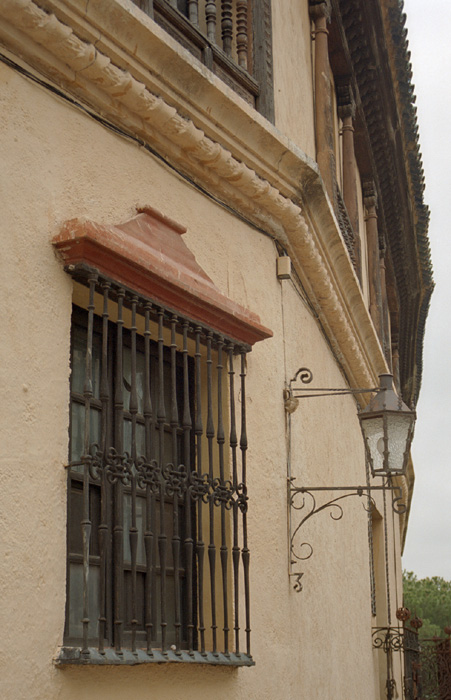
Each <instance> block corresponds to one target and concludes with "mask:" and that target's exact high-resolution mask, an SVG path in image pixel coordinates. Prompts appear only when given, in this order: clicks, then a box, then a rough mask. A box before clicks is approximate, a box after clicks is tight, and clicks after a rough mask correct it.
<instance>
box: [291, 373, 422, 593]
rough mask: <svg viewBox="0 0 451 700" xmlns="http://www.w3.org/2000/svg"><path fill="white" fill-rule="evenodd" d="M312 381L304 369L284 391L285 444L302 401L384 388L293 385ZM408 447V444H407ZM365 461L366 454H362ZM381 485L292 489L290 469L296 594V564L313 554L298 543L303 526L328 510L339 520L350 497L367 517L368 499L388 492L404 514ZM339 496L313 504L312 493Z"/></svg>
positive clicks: (390, 486) (386, 483) (397, 496)
mask: <svg viewBox="0 0 451 700" xmlns="http://www.w3.org/2000/svg"><path fill="white" fill-rule="evenodd" d="M312 380H313V374H312V372H311V371H310V370H309V369H308V368H307V367H301V368H300V369H298V371H297V372H296V374H295V375H294V377H293V378H292V379H291V380H290V382H289V386H288V388H287V389H285V390H284V403H285V410H286V412H287V415H288V421H289V434H290V437H289V440H290V441H291V414H293V413H294V412H295V411H296V409H297V407H298V405H299V400H300V399H302V398H320V397H326V396H344V395H359V394H364V393H379V392H383V391H386V387H384V386H382V387H372V388H366V387H364V388H354V389H351V388H349V389H346V388H330V387H326V388H323V387H321V388H318V387H305V386H299V385H296V382H301V383H302V384H310V383H311V382H312ZM409 444H410V443H409ZM366 455H367V457H368V450H366ZM383 477H384V479H383V483H382V485H377V486H376V485H373V484H372V483H371V482H370V480H369V478H368V476H367V478H366V485H357V486H354V485H351V486H296V485H295V481H296V478H295V477H293V476H291V467H289V472H288V475H287V491H288V494H287V496H288V508H289V540H290V541H289V547H290V551H289V576H290V578H292V579H293V580H294V583H293V588H294V590H295V591H296V592H298V593H299V592H300V591H302V590H303V583H302V580H301V579H302V577H303V576H304V572H301V571H299V570H298V567H299V565H300V562H302V561H306V560H307V559H310V557H311V556H312V554H313V551H314V550H313V546H312V545H311V544H310V543H309V542H306V541H302V538H301V534H302V532H303V530H302V528H303V526H304V525H305V524H306V523H307V522H308V520H310V518H312V517H313V516H315V515H317V514H318V513H321V512H322V511H327V510H329V515H330V517H331V518H332V520H341V519H342V517H343V515H344V511H343V507H342V504H341V501H343V500H344V499H347V498H350V497H355V496H357V497H359V498H363V499H365V500H364V502H363V503H362V505H363V508H364V510H365V511H366V512H367V513H371V512H372V511H373V510H374V509H375V507H376V503H375V500H374V498H373V496H372V493H373V492H374V491H383V492H386V491H391V492H392V508H393V510H394V512H395V513H397V514H399V515H400V514H402V513H405V512H406V505H405V504H404V503H402V499H403V493H402V488H401V487H400V486H396V485H395V484H394V482H393V479H392V477H391V476H387V477H386V476H385V474H384V475H383ZM337 491H339V492H342V495H340V496H335V497H334V498H332V499H330V500H328V501H326V502H322V503H320V504H317V500H316V497H315V495H314V494H315V493H317V492H337Z"/></svg>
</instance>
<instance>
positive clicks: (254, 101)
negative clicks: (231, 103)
mask: <svg viewBox="0 0 451 700" xmlns="http://www.w3.org/2000/svg"><path fill="white" fill-rule="evenodd" d="M133 2H134V3H135V4H136V5H138V7H140V8H141V9H142V10H144V12H146V13H147V14H148V15H150V16H151V17H153V18H154V19H155V21H156V22H158V24H160V25H161V26H162V27H163V28H164V29H165V30H166V31H167V32H168V33H169V34H171V36H173V37H174V38H175V39H177V41H178V42H179V43H180V44H182V45H183V46H184V47H185V48H187V49H188V51H190V52H191V53H192V54H193V55H194V56H196V58H198V59H199V60H200V61H202V62H203V63H204V64H205V65H206V66H207V67H208V68H210V69H211V70H212V71H213V72H214V73H216V75H218V76H219V77H220V78H221V79H222V80H223V81H224V82H225V83H227V84H228V85H229V86H230V87H232V88H233V89H234V90H235V91H236V92H237V93H238V94H239V95H240V96H241V97H243V98H244V99H245V100H246V101H247V102H248V103H249V104H251V105H252V106H254V107H256V108H257V109H258V111H259V112H261V114H263V115H264V116H265V117H266V118H267V119H269V120H270V121H274V100H273V80H272V40H271V34H272V32H271V0H258V2H257V1H256V0H220V1H219V0H133Z"/></svg>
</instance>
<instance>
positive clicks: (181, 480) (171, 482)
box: [162, 464, 188, 498]
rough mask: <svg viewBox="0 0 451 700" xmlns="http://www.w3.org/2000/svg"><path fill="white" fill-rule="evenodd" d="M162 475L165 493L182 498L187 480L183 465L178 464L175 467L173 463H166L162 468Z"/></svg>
mask: <svg viewBox="0 0 451 700" xmlns="http://www.w3.org/2000/svg"><path fill="white" fill-rule="evenodd" d="M162 475H163V479H164V486H165V492H166V495H167V496H177V498H182V496H183V495H184V493H185V491H186V487H187V481H188V475H187V473H186V467H185V465H184V464H180V465H179V466H178V467H175V466H174V465H173V464H167V465H166V466H165V467H164V468H163V470H162Z"/></svg>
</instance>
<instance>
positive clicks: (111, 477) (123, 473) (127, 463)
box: [105, 447, 133, 486]
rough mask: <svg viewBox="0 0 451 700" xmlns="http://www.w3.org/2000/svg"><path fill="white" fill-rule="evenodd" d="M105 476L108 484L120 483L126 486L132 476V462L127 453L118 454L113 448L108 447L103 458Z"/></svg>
mask: <svg viewBox="0 0 451 700" xmlns="http://www.w3.org/2000/svg"><path fill="white" fill-rule="evenodd" d="M105 466H106V475H107V479H108V481H109V482H110V484H115V483H116V482H118V481H121V482H122V484H123V485H124V486H127V485H128V484H129V483H130V481H131V478H132V474H133V460H132V458H131V457H130V455H129V454H128V452H123V453H122V454H119V452H117V450H116V449H115V448H114V447H110V449H109V450H108V452H107V455H106V458H105Z"/></svg>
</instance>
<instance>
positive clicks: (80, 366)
mask: <svg viewBox="0 0 451 700" xmlns="http://www.w3.org/2000/svg"><path fill="white" fill-rule="evenodd" d="M87 337H88V333H87V329H86V328H81V327H80V326H74V327H73V332H72V374H71V391H72V392H74V393H78V394H82V393H83V385H84V382H85V364H86V360H85V358H86V341H87ZM101 357H102V339H101V336H100V335H99V334H98V333H94V334H93V338H92V391H93V397H94V398H95V399H98V398H99V392H100V373H101Z"/></svg>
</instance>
